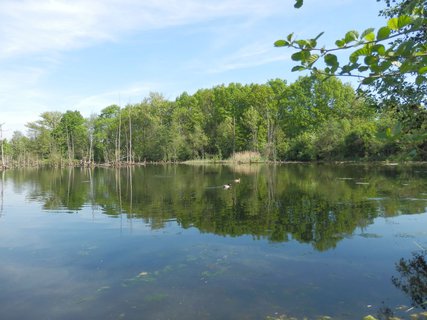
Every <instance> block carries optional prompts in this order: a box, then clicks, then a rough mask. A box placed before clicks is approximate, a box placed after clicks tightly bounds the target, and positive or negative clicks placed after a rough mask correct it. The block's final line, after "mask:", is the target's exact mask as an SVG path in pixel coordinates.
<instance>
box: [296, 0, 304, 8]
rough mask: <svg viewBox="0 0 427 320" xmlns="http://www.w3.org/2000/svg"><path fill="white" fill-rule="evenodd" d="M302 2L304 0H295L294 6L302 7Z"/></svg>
mask: <svg viewBox="0 0 427 320" xmlns="http://www.w3.org/2000/svg"><path fill="white" fill-rule="evenodd" d="M303 3H304V0H295V4H294V7H295V8H297V9H299V8H301V7H302V5H303Z"/></svg>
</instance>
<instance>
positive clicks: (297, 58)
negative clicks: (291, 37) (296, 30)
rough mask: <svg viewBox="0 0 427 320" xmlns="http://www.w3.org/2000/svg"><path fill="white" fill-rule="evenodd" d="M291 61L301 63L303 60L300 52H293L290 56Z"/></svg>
mask: <svg viewBox="0 0 427 320" xmlns="http://www.w3.org/2000/svg"><path fill="white" fill-rule="evenodd" d="M291 59H292V60H294V61H301V60H302V59H303V55H302V51H298V52H295V53H294V54H293V55H291Z"/></svg>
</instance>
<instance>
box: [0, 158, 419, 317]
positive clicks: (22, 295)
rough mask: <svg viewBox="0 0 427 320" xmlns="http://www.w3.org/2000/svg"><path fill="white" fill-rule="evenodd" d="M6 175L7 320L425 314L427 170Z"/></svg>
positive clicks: (0, 219)
mask: <svg viewBox="0 0 427 320" xmlns="http://www.w3.org/2000/svg"><path fill="white" fill-rule="evenodd" d="M0 176H1V181H0V191H1V194H0V196H1V198H0V201H1V202H0V261H1V263H0V288H1V290H0V319H266V318H267V317H269V316H271V317H279V316H281V315H287V316H293V317H296V318H298V319H302V318H304V317H307V318H309V319H316V318H317V317H319V316H324V315H327V316H331V317H332V318H334V319H361V318H362V317H363V316H365V315H367V314H372V315H376V316H379V315H381V314H382V315H384V314H391V313H393V314H395V315H399V316H401V317H403V318H405V317H406V318H409V315H410V314H411V313H413V312H421V311H423V308H426V307H427V305H426V303H425V301H426V300H427V289H426V288H427V270H426V265H425V260H424V258H425V257H426V254H425V248H427V227H426V226H427V213H426V211H427V167H422V166H410V167H402V166H372V165H371V166H362V165H353V166H350V165H347V166H332V165H296V164H292V165H284V166H237V167H227V166H147V167H141V168H131V169H126V168H125V169H120V170H115V169H101V168H96V169H91V170H89V169H79V168H75V169H63V170H60V169H56V170H55V169H38V170H36V169H32V170H8V171H6V172H0ZM235 178H240V179H241V182H240V183H233V182H232V181H233V180H234V179H235ZM229 182H231V184H232V187H231V189H228V190H225V189H223V187H222V185H223V184H225V183H229ZM405 268H406V271H408V272H404V269H405ZM409 282H411V285H410V286H407V285H406V284H408V283H409ZM412 306H415V308H414V309H410V308H411V307H412ZM408 309H410V310H409V311H408Z"/></svg>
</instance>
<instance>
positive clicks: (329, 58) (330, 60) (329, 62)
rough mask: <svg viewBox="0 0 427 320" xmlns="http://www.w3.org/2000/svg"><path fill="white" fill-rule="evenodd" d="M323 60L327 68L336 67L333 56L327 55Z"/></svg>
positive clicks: (336, 62) (335, 58) (335, 60)
mask: <svg viewBox="0 0 427 320" xmlns="http://www.w3.org/2000/svg"><path fill="white" fill-rule="evenodd" d="M324 59H325V63H326V64H327V65H328V66H331V67H334V66H336V65H338V58H337V56H336V55H334V54H331V53H328V54H327V55H325V57H324Z"/></svg>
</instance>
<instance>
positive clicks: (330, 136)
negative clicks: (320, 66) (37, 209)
mask: <svg viewBox="0 0 427 320" xmlns="http://www.w3.org/2000/svg"><path fill="white" fill-rule="evenodd" d="M40 118H41V119H40V120H37V121H35V122H31V123H29V124H27V127H28V128H29V132H28V136H25V135H23V134H22V133H18V132H17V133H16V134H15V135H14V137H13V139H12V140H11V141H10V143H8V144H7V145H8V146H9V145H11V147H8V148H7V151H6V155H7V156H8V157H9V158H10V159H11V161H12V162H14V163H16V164H18V163H20V165H24V163H29V161H28V160H29V159H32V160H34V159H36V160H38V161H40V160H43V161H48V163H50V164H53V165H61V164H66V163H76V161H75V160H78V161H79V163H87V162H88V161H92V160H93V161H95V162H96V163H107V164H110V165H119V164H123V163H135V162H146V161H156V162H159V161H184V160H206V159H211V160H221V159H233V154H236V153H238V152H246V151H252V152H256V153H259V154H261V156H262V158H263V159H264V160H269V161H290V160H298V161H313V160H314V161H318V160H321V161H334V160H386V159H394V160H399V159H402V160H423V159H424V160H425V159H427V150H426V148H427V142H426V141H427V133H426V132H427V130H426V128H427V113H426V111H425V109H424V108H422V107H420V106H416V105H413V106H412V107H408V106H400V105H396V106H395V107H393V108H385V109H381V108H378V106H377V104H376V103H375V102H374V101H373V100H372V99H371V98H369V97H367V96H361V95H357V94H356V93H355V91H354V89H353V88H352V87H351V86H350V85H348V84H343V83H342V82H341V81H340V80H339V79H337V78H334V77H330V78H328V77H325V76H323V75H316V76H310V77H300V78H299V79H297V80H296V81H295V82H293V83H291V84H287V83H286V81H284V80H281V79H274V80H270V81H268V82H267V83H265V84H249V85H242V84H235V83H231V84H229V85H227V86H226V85H220V86H216V87H213V88H211V89H201V90H198V91H197V92H195V93H194V94H192V95H191V94H188V93H186V92H184V93H183V94H181V95H180V96H178V97H177V98H176V100H175V101H168V100H166V99H165V98H164V97H163V96H162V95H161V94H159V93H150V94H149V96H148V97H146V98H144V99H143V100H142V102H140V103H136V104H128V105H126V106H125V107H120V106H117V105H111V106H108V107H106V108H104V109H102V110H101V112H100V114H99V115H91V116H90V118H88V119H84V118H83V117H82V116H81V114H80V112H78V111H67V112H66V113H64V114H62V113H60V112H45V113H43V114H41V115H40ZM23 159H27V161H23ZM64 159H66V160H67V161H64Z"/></svg>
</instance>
